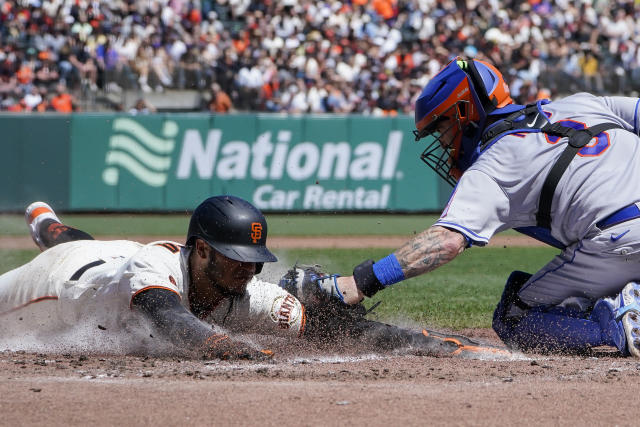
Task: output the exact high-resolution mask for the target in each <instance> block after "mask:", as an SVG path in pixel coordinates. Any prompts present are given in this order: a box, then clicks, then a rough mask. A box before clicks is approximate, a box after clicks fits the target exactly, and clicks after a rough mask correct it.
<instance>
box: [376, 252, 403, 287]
mask: <svg viewBox="0 0 640 427" xmlns="http://www.w3.org/2000/svg"><path fill="white" fill-rule="evenodd" d="M373 273H374V274H375V275H376V277H377V278H378V280H379V281H380V283H382V286H385V287H386V286H389V285H393V284H394V283H398V282H401V281H403V280H404V272H403V271H402V267H400V263H399V262H398V258H396V256H395V255H394V254H390V255H387V256H386V257H384V258H382V259H381V260H380V261H378V262H376V263H375V264H373Z"/></svg>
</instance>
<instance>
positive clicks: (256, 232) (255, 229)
mask: <svg viewBox="0 0 640 427" xmlns="http://www.w3.org/2000/svg"><path fill="white" fill-rule="evenodd" d="M261 238H262V224H260V223H259V222H252V223H251V239H252V240H253V243H258V240H260V239H261Z"/></svg>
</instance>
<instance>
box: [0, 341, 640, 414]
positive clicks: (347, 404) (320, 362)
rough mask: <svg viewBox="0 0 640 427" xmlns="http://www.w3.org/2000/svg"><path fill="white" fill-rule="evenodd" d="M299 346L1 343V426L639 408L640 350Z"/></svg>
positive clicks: (621, 411) (625, 411)
mask: <svg viewBox="0 0 640 427" xmlns="http://www.w3.org/2000/svg"><path fill="white" fill-rule="evenodd" d="M477 332H480V333H481V334H482V335H485V336H486V335H489V333H488V332H486V331H477ZM485 339H486V338H485ZM300 353H301V352H299V351H298V352H296V354H295V355H294V354H291V353H290V354H287V351H286V350H285V351H282V350H281V351H280V352H279V353H277V354H276V356H275V359H274V360H273V361H272V362H270V363H252V362H227V361H217V360H182V359H179V358H162V357H161V358H148V357H136V356H104V355H88V356H87V355H78V354H41V353H22V352H17V353H16V352H4V353H0V366H2V374H0V393H1V394H2V398H1V401H2V403H1V408H2V418H1V421H0V424H1V425H44V424H46V425H90V424H91V425H160V424H162V425H202V426H204V425H220V426H222V425H260V426H298V425H367V426H382V425H385V426H386V425H416V426H417V425H487V426H488V425H534V424H535V425H554V426H558V425H559V426H563V425H619V426H626V425H628V426H631V425H637V419H638V417H639V416H640V407H638V405H635V404H632V403H631V401H628V402H626V403H625V400H624V398H623V396H633V395H634V393H635V392H634V391H633V390H636V389H637V383H638V381H639V379H640V363H638V361H637V360H630V359H622V358H615V357H610V356H606V355H604V356H601V357H597V358H596V357H542V356H528V357H522V356H519V357H514V359H513V360H508V361H505V360H503V361H491V360H459V359H453V358H432V357H419V356H411V355H375V354H360V355H344V354H340V355H338V354H332V353H330V352H329V353H327V352H322V353H315V354H314V353H313V352H306V353H304V352H303V353H302V354H300ZM631 400H633V399H631Z"/></svg>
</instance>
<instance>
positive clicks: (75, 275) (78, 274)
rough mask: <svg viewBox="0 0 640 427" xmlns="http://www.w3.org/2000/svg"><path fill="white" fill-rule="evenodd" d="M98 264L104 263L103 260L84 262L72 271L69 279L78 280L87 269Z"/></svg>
mask: <svg viewBox="0 0 640 427" xmlns="http://www.w3.org/2000/svg"><path fill="white" fill-rule="evenodd" d="M100 264H104V261H103V260H101V259H99V260H97V261H93V262H90V263H89V264H85V265H83V266H82V267H80V268H79V269H77V270H76V272H75V273H73V276H71V278H70V279H69V280H78V279H79V278H80V277H81V276H82V275H83V274H84V273H85V272H86V271H87V270H88V269H90V268H93V267H97V266H98V265H100Z"/></svg>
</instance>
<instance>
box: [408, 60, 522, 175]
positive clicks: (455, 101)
mask: <svg viewBox="0 0 640 427" xmlns="http://www.w3.org/2000/svg"><path fill="white" fill-rule="evenodd" d="M511 103H513V100H512V99H511V97H510V96H509V88H508V86H507V85H506V83H505V82H504V80H503V78H502V75H501V74H500V72H499V71H498V70H497V69H496V68H495V67H493V66H492V65H491V64H488V63H486V62H483V61H479V60H470V61H464V60H461V59H460V58H456V59H454V60H453V61H451V62H450V63H449V64H448V65H447V66H446V67H445V68H443V69H442V70H441V71H440V72H439V73H438V74H437V75H436V76H435V77H434V78H433V79H431V81H430V82H429V83H428V84H427V86H425V88H424V89H423V91H422V93H421V94H420V96H419V97H418V99H417V101H416V106H415V107H416V108H415V122H416V128H417V130H415V131H414V135H415V137H416V141H418V140H420V139H422V138H424V137H431V138H433V140H432V141H431V142H430V144H429V145H428V147H427V148H426V149H425V150H424V151H423V153H422V155H421V156H420V159H421V160H422V161H424V162H425V163H426V164H427V165H428V166H429V167H430V168H432V169H433V170H434V171H435V172H436V173H437V174H438V175H440V176H441V177H442V178H444V179H445V181H447V182H448V183H449V184H451V185H455V184H456V182H457V180H458V179H459V178H460V176H462V173H463V172H464V171H465V170H466V169H467V168H468V167H469V166H471V164H473V162H474V161H475V160H476V158H477V157H478V155H479V152H478V150H477V148H478V145H479V142H480V138H481V135H482V131H483V130H484V127H485V125H486V123H487V117H488V116H489V114H491V113H492V112H494V111H495V110H496V109H499V108H503V107H505V106H507V105H509V104H511Z"/></svg>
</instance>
